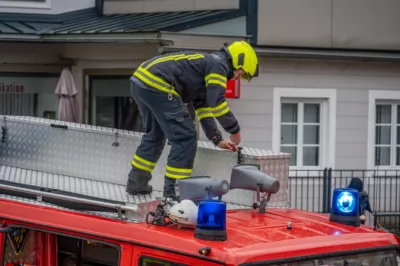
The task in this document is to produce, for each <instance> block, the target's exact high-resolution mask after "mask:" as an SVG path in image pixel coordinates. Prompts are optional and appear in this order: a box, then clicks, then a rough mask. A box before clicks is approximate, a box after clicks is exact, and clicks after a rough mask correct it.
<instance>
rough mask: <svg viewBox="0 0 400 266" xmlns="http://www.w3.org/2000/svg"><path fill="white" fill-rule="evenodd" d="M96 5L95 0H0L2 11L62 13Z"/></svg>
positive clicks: (0, 10) (0, 9)
mask: <svg viewBox="0 0 400 266" xmlns="http://www.w3.org/2000/svg"><path fill="white" fill-rule="evenodd" d="M94 6H95V0H68V1H66V0H42V1H37V0H25V1H22V0H0V12H7V13H31V14H32V13H33V14H60V13H65V12H71V11H76V10H80V9H85V8H91V7H94Z"/></svg>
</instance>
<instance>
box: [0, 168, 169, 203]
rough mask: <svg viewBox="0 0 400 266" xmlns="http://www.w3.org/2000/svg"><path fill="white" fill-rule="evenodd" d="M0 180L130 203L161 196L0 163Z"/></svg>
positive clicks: (116, 185) (157, 193)
mask: <svg viewBox="0 0 400 266" xmlns="http://www.w3.org/2000/svg"><path fill="white" fill-rule="evenodd" d="M0 180H5V181H10V182H16V183H20V184H26V185H32V186H38V187H43V188H52V189H58V190H63V191H67V192H72V193H77V194H81V195H86V196H92V197H96V198H102V199H108V200H115V201H123V202H127V203H131V204H139V203H146V202H149V201H153V200H155V199H156V197H161V196H162V192H160V191H153V193H151V194H148V195H138V196H133V195H130V194H128V193H126V192H125V186H123V185H118V184H112V183H107V182H102V181H96V180H89V179H83V178H77V177H71V176H65V175H58V174H51V173H45V172H40V171H33V170H27V169H21V168H17V167H12V166H4V165H0Z"/></svg>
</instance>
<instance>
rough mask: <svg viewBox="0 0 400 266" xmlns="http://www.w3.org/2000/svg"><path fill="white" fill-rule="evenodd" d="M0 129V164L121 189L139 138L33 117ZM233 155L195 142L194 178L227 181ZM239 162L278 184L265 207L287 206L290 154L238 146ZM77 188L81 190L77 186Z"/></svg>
mask: <svg viewBox="0 0 400 266" xmlns="http://www.w3.org/2000/svg"><path fill="white" fill-rule="evenodd" d="M0 126H1V127H3V128H5V129H6V134H5V136H3V134H1V135H0V141H1V140H2V142H0V164H1V165H5V166H11V167H18V168H22V169H26V170H31V171H40V172H46V173H51V174H55V175H57V176H69V177H75V178H78V179H85V180H93V181H99V182H106V183H111V184H116V185H122V186H124V185H125V184H126V181H127V178H128V173H129V170H130V168H131V160H132V157H133V154H134V152H135V150H136V148H137V147H138V145H139V144H140V141H141V136H142V134H141V133H138V132H132V131H125V130H117V129H111V128H103V127H96V126H90V125H85V124H76V123H68V122H62V121H56V120H47V119H41V118H34V117H15V116H0ZM2 137H3V139H2ZM169 150H170V146H168V145H166V146H165V148H164V151H163V153H162V155H161V158H160V160H159V161H158V163H157V166H156V168H155V169H154V171H153V179H152V181H151V184H152V185H153V187H154V189H155V190H156V191H162V188H163V185H164V173H165V166H166V162H167V157H168V153H169ZM238 157H239V156H238V153H233V152H229V151H224V150H221V149H218V148H216V147H214V145H213V144H212V143H210V142H203V141H199V142H198V150H197V155H196V159H195V165H194V170H193V175H206V176H210V177H212V178H216V179H225V180H228V181H230V175H231V171H232V168H233V167H234V166H235V165H236V164H237V163H238ZM240 159H241V162H242V163H251V164H258V165H260V166H261V170H262V171H263V172H265V173H267V174H269V175H271V176H274V177H275V178H277V179H278V180H279V181H280V183H281V186H280V191H279V192H278V193H277V194H275V195H273V196H272V197H271V202H270V203H269V206H274V207H286V206H287V201H288V195H287V194H288V193H287V189H288V174H289V159H290V154H286V153H272V152H269V151H265V150H260V149H250V148H243V150H242V151H241V156H240ZM42 182H49V184H47V185H46V186H52V185H51V184H50V183H52V182H56V180H52V179H51V178H48V179H47V180H46V181H42ZM77 185H78V186H79V184H77ZM80 189H84V188H77V190H78V191H79V190H80ZM85 189H87V187H86V188H85ZM89 189H90V188H89ZM87 193H89V194H90V193H92V192H90V191H89V192H87ZM121 193H124V192H123V191H121ZM121 196H122V195H121ZM122 197H124V196H122ZM223 199H224V200H225V201H227V202H229V203H232V204H241V205H247V206H251V205H252V204H253V202H254V199H255V193H254V192H251V191H245V190H231V191H230V192H229V193H228V194H227V195H225V196H224V197H223Z"/></svg>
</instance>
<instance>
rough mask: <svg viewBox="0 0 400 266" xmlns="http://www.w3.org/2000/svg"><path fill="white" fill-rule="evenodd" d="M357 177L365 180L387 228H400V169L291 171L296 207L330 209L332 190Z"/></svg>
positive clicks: (291, 194) (374, 207)
mask: <svg viewBox="0 0 400 266" xmlns="http://www.w3.org/2000/svg"><path fill="white" fill-rule="evenodd" d="M353 177H358V178H360V179H361V180H363V182H364V190H365V191H366V192H367V193H368V195H369V199H370V203H371V208H372V211H373V212H377V213H378V216H379V223H380V224H381V225H382V226H383V227H384V228H385V229H387V230H391V231H400V170H398V171H396V170H334V169H331V168H326V169H324V170H296V171H290V174H289V200H290V205H291V207H292V208H297V209H303V210H307V211H313V212H321V213H329V212H330V208H331V200H332V192H333V190H334V189H335V188H342V187H347V186H348V185H349V183H350V180H351V179H352V178H353Z"/></svg>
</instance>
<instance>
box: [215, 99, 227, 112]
mask: <svg viewBox="0 0 400 266" xmlns="http://www.w3.org/2000/svg"><path fill="white" fill-rule="evenodd" d="M227 105H228V103H227V102H226V101H223V102H222V103H221V104H219V105H217V106H216V107H214V108H212V111H213V112H217V111H218V110H221V109H222V108H224V107H225V106H227Z"/></svg>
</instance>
